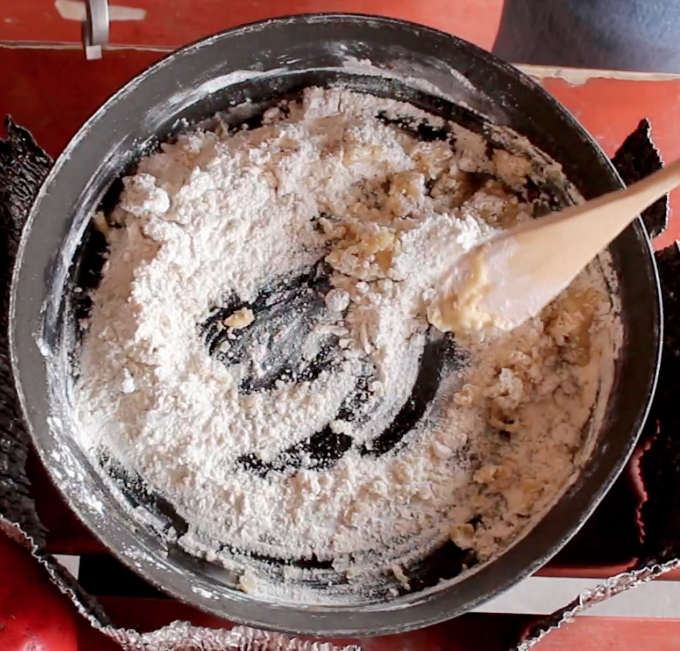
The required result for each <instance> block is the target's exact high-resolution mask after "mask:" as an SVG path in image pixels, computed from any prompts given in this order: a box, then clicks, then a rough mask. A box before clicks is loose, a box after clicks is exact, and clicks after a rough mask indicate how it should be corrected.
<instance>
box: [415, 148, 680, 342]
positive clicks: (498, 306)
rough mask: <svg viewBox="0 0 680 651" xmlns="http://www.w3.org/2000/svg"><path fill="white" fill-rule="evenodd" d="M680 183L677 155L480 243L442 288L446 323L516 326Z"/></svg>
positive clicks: (440, 306)
mask: <svg viewBox="0 0 680 651" xmlns="http://www.w3.org/2000/svg"><path fill="white" fill-rule="evenodd" d="M678 185H680V161H676V162H674V163H673V164H672V165H669V166H668V167H666V168H665V169H662V170H659V171H658V172H655V173H654V174H652V175H651V176H648V177H647V178H646V179H643V180H642V181H639V182H637V183H634V184H633V185H631V186H630V187H628V188H626V189H625V190H618V191H616V192H611V193H609V194H606V195H604V196H602V197H599V198H598V199H594V200H593V201H588V202H586V203H583V204H580V205H577V206H571V207H569V208H566V209H565V210H562V211H560V212H557V213H555V214H553V215H550V216H549V217H544V218H542V219H536V220H531V221H528V222H525V223H523V224H521V225H519V226H516V227H515V228H512V229H510V230H508V231H506V232H504V233H501V234H500V235H498V236H497V237H494V238H493V239H491V240H489V241H487V242H485V243H483V244H481V245H479V246H477V247H475V248H474V249H472V250H471V251H469V252H468V253H467V254H466V255H464V256H463V257H462V258H460V260H459V261H458V262H456V264H455V265H454V267H453V268H452V269H451V271H450V273H449V274H447V277H446V278H445V280H444V282H443V283H441V285H440V286H439V287H438V288H437V295H436V296H435V298H434V300H433V301H432V302H431V303H430V306H429V309H428V317H429V319H430V322H431V323H433V324H434V325H435V326H436V327H438V328H439V329H440V330H443V331H456V332H460V331H467V332H470V331H483V330H486V329H489V328H497V329H501V330H511V329H513V328H516V327H517V326H519V325H521V324H522V323H524V322H525V321H526V320H527V319H529V318H531V317H533V316H536V315H537V314H538V313H539V312H540V311H541V310H542V309H543V308H544V307H545V306H546V305H547V304H548V303H549V302H550V301H552V300H553V299H554V298H555V297H556V296H557V295H558V294H559V293H560V292H562V291H563V290H564V289H566V288H567V287H568V285H569V284H570V283H571V282H572V281H573V280H574V278H575V277H576V276H577V275H578V273H579V272H580V271H582V270H583V269H584V267H585V266H586V265H587V264H588V263H589V262H590V261H591V260H592V259H593V258H595V257H596V256H597V254H598V253H600V252H601V251H602V250H603V249H605V248H606V247H607V246H608V245H609V244H610V242H611V241H612V240H614V239H615V238H616V236H617V235H619V234H620V233H621V231H623V230H624V229H625V228H626V227H627V226H628V225H629V224H630V223H631V222H632V221H633V220H634V219H635V218H636V217H637V216H638V215H639V213H640V212H641V211H642V210H644V209H645V208H647V207H648V206H650V205H651V204H652V203H654V202H655V201H656V200H657V199H659V198H660V197H662V196H663V195H664V194H666V193H667V192H668V191H670V190H672V189H673V188H675V187H676V186H678Z"/></svg>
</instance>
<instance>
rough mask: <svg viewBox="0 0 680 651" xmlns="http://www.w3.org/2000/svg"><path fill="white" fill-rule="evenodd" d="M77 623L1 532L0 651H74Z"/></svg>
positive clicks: (35, 568) (65, 603)
mask: <svg viewBox="0 0 680 651" xmlns="http://www.w3.org/2000/svg"><path fill="white" fill-rule="evenodd" d="M77 621H78V615H77V613H76V610H75V608H74V607H73V605H72V604H70V603H68V601H67V600H66V599H64V598H63V596H62V594H61V593H60V592H59V590H58V589H57V588H56V586H54V585H53V584H52V582H51V581H50V579H49V576H48V574H47V572H46V571H45V570H44V569H43V568H42V567H41V566H40V565H39V564H38V563H36V562H35V559H33V557H32V556H31V554H30V553H29V552H28V551H27V550H26V549H24V548H23V547H21V546H20V545H19V544H18V543H16V542H14V541H13V540H10V539H9V538H8V537H7V536H5V535H4V534H3V533H1V532H0V649H2V651H77V646H78V643H77V633H76V630H77Z"/></svg>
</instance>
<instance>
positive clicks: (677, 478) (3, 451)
mask: <svg viewBox="0 0 680 651" xmlns="http://www.w3.org/2000/svg"><path fill="white" fill-rule="evenodd" d="M5 126H6V130H7V139H6V140H5V141H2V140H0V529H2V530H3V531H4V532H6V533H8V534H9V535H10V536H11V537H13V538H14V539H16V540H17V541H19V542H21V543H22V544H24V545H25V546H26V547H28V548H29V549H30V550H31V551H32V553H33V555H34V556H35V557H36V558H37V559H38V561H39V562H40V563H41V564H42V565H43V566H44V567H45V568H46V570H47V571H48V573H49V575H50V576H51V578H52V580H53V581H54V583H55V584H56V585H57V586H58V587H59V588H60V589H61V590H62V592H64V593H65V594H66V595H68V596H69V598H70V599H71V600H72V601H73V603H74V604H75V605H76V608H77V609H78V611H79V612H80V613H81V614H82V615H83V616H84V617H86V618H87V620H88V621H89V622H90V624H91V625H92V626H93V627H94V628H96V629H98V630H99V631H101V632H102V633H104V634H105V635H107V636H108V637H110V638H111V639H112V640H115V641H116V642H117V643H118V644H120V646H121V647H122V648H123V649H125V650H126V651H360V648H359V647H358V646H346V647H343V648H342V649H341V648H340V647H337V646H335V645H333V644H331V643H329V642H311V641H307V640H302V639H299V638H294V637H289V636H287V635H283V634H279V633H272V632H267V631H261V630H257V629H253V628H249V627H244V626H239V627H236V628H232V629H230V630H226V629H211V628H200V627H195V626H192V625H191V624H189V623H187V622H174V623H172V624H171V625H169V626H166V627H164V628H161V629H159V630H157V631H152V632H149V633H139V632H137V631H134V630H129V629H120V628H116V627H115V626H113V625H112V623H111V622H110V620H109V618H108V617H107V615H106V613H105V612H104V611H103V609H102V608H101V606H100V605H99V603H98V602H97V600H96V599H94V598H93V597H92V596H91V595H89V594H87V593H86V592H85V591H84V590H83V589H82V588H81V587H80V586H79V585H78V582H77V581H76V580H75V579H74V578H73V577H72V576H71V575H70V574H69V573H68V572H66V570H64V569H63V568H62V567H61V565H59V564H58V563H57V562H56V561H55V560H54V558H53V557H52V556H51V555H49V554H47V553H46V552H45V551H44V550H45V538H46V534H47V531H46V530H45V527H44V526H43V525H42V524H41V522H40V520H39V519H38V516H37V513H36V511H35V504H34V501H33V499H32V497H31V486H30V482H29V480H28V478H27V476H26V470H25V466H26V458H27V453H28V449H29V446H30V437H29V435H28V433H27V431H26V428H25V425H24V422H23V418H22V414H21V409H20V405H19V401H18V398H17V395H16V392H15V391H14V388H13V387H14V384H13V379H12V372H11V364H10V357H9V349H8V340H7V332H8V307H9V291H10V281H11V271H12V265H13V260H14V257H15V255H16V251H17V247H18V243H19V238H20V235H21V229H22V227H23V224H24V222H25V219H26V216H27V214H28V211H29V209H30V205H31V203H32V201H33V198H34V197H35V196H36V193H37V191H38V189H39V187H40V185H41V183H42V182H43V180H44V179H45V177H46V175H47V173H48V172H49V169H50V167H51V164H52V160H51V159H50V157H49V156H48V155H47V154H46V153H45V152H44V151H43V150H42V149H41V148H40V147H39V146H38V145H37V143H36V142H35V140H34V139H33V137H32V136H31V134H30V133H29V132H28V131H27V130H25V129H23V128H21V127H19V126H17V125H16V124H15V123H14V122H12V120H11V119H10V118H7V120H6V122H5ZM650 129H651V126H650V123H649V121H648V120H642V121H641V122H640V124H639V125H638V128H637V129H636V130H635V132H633V133H632V134H631V135H630V136H629V137H628V138H627V139H626V141H625V142H624V143H623V145H622V146H621V148H620V149H619V151H618V152H617V153H616V156H615V157H614V159H613V162H614V164H615V165H616V167H617V169H618V171H619V173H620V174H621V177H622V178H623V179H624V181H625V182H626V183H631V182H633V181H636V180H638V179H640V178H643V177H645V176H647V175H648V174H650V173H652V172H653V171H655V170H657V169H660V168H661V167H662V166H663V163H662V161H661V158H660V156H659V153H658V151H657V150H656V148H655V147H654V145H653V143H652V141H651V138H650ZM642 217H643V220H644V222H645V225H646V227H647V229H648V232H649V233H650V235H651V236H652V237H655V236H657V235H659V234H660V233H662V232H663V230H664V229H665V228H666V225H667V221H668V201H667V199H666V198H663V199H660V200H659V201H657V202H656V203H655V204H654V205H652V206H651V207H650V208H648V209H647V210H646V211H645V212H644V213H643V215H642ZM657 260H658V262H659V265H660V268H661V276H662V283H663V285H664V294H665V296H664V299H665V300H666V301H668V300H670V301H671V303H673V305H675V303H674V302H673V301H675V302H677V303H678V307H677V309H675V310H670V311H668V310H667V319H666V326H667V327H666V333H667V334H666V341H665V354H664V362H663V365H662V366H663V368H662V381H663V383H664V386H663V387H661V390H660V395H662V396H677V395H678V394H679V391H680V386H676V385H679V384H680V359H677V358H676V355H675V354H673V353H672V351H673V350H680V333H679V336H678V341H677V342H676V341H675V338H674V337H672V336H671V335H670V332H671V328H669V327H668V325H669V319H672V322H673V323H676V322H677V318H680V250H678V248H677V247H669V249H667V250H666V251H665V252H662V253H660V254H658V255H657ZM676 288H677V291H676ZM676 296H677V297H678V298H677V299H676V298H675V297H676ZM673 346H674V347H673ZM676 367H677V368H676ZM670 404H671V402H669V401H668V400H663V399H662V400H657V401H656V402H655V405H654V409H653V412H652V415H651V416H650V423H652V425H651V427H650V431H651V430H653V433H652V434H650V435H649V437H648V439H647V440H646V442H644V443H643V446H642V447H641V450H642V451H643V453H642V454H641V455H638V458H637V460H636V465H635V468H636V470H635V472H637V473H638V474H639V475H640V482H641V485H642V486H643V489H642V490H641V496H642V495H643V501H644V504H642V505H641V507H640V517H639V524H640V527H641V536H642V537H643V540H644V541H645V554H646V555H645V558H644V559H643V560H640V561H638V563H637V565H636V566H635V567H634V568H633V569H632V570H631V571H629V572H624V573H621V574H619V575H617V576H615V577H612V578H610V579H607V580H606V581H603V582H602V583H601V584H600V585H599V586H597V587H596V588H594V589H591V590H588V591H586V592H583V593H582V594H580V595H578V596H577V597H576V599H574V600H573V601H572V602H571V603H569V604H567V605H566V606H565V607H564V608H562V609H560V610H559V611H557V612H556V613H554V614H552V615H550V616H549V617H544V618H541V619H540V620H538V621H537V622H535V623H534V624H533V625H532V626H531V627H530V628H529V629H527V630H526V631H525V634H524V636H523V639H522V641H521V642H519V644H518V645H517V646H516V647H515V651H527V650H528V649H530V648H531V647H533V646H534V645H535V644H536V643H537V642H538V641H540V640H541V639H543V638H544V637H545V636H546V635H548V634H549V633H550V631H552V630H554V629H555V628H558V627H559V626H561V625H562V624H563V623H565V622H568V621H570V620H572V619H573V618H574V617H575V616H577V615H578V614H580V613H581V612H583V611H584V610H586V609H588V608H590V607H591V606H594V605H596V604H598V603H601V602H602V601H604V600H606V599H608V598H610V597H612V596H614V595H616V594H619V593H621V592H624V591H625V590H629V589H631V588H633V587H635V586H637V585H640V584H642V583H645V582H647V581H649V580H652V579H654V578H656V577H658V576H660V575H662V574H664V573H665V572H668V571H670V570H672V569H675V568H677V567H680V559H679V558H678V556H680V544H677V543H676V544H672V543H671V542H669V541H670V540H672V539H673V538H672V535H673V533H674V532H675V534H677V535H676V536H675V540H676V541H680V516H678V514H679V513H680V429H678V428H675V427H673V425H674V420H673V419H674V416H672V413H673V412H672V410H671V409H670V408H669V407H670ZM657 425H658V426H657ZM676 432H678V433H679V434H678V435H676ZM669 450H670V451H672V452H674V453H675V456H671V457H670V461H671V463H666V464H660V463H659V462H660V461H662V460H663V459H664V458H666V459H669V457H668V451H669ZM664 454H665V455H666V456H665V457H664ZM657 457H659V458H658V459H657ZM655 459H656V463H652V461H654V460H655ZM648 460H650V462H649V463H648ZM661 466H663V467H661ZM672 486H675V487H676V489H677V490H676V491H675V492H674V495H675V496H676V497H675V498H669V497H668V496H664V495H663V491H664V490H667V489H668V488H669V487H672ZM648 505H649V506H648ZM676 506H677V509H676V508H675V507H676ZM674 509H675V510H674ZM673 513H674V514H675V515H673V517H671V515H672V514H673ZM663 518H666V520H665V521H666V522H668V519H669V518H670V519H671V520H672V522H674V523H675V522H677V523H678V524H677V528H676V529H673V528H672V527H671V529H673V530H672V531H669V530H668V527H666V528H665V529H664V528H663V526H662V525H661V526H660V524H659V523H660V522H663V521H664V520H663ZM660 519H661V520H660ZM657 530H659V531H662V532H663V533H662V534H658V535H657V536H656V537H655V536H653V535H652V536H647V535H646V532H647V531H650V532H652V531H657Z"/></svg>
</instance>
